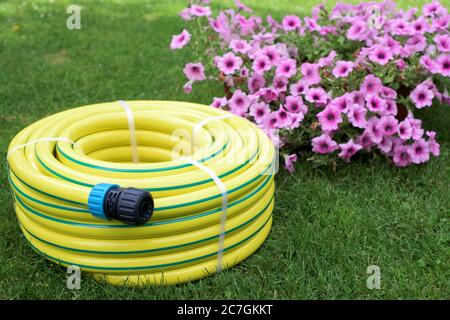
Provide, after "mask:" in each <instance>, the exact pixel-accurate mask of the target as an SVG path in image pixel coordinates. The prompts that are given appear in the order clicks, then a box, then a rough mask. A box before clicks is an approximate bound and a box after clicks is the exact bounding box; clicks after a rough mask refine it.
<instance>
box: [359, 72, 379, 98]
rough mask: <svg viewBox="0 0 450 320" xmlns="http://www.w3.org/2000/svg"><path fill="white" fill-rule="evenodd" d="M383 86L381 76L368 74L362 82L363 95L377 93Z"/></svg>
mask: <svg viewBox="0 0 450 320" xmlns="http://www.w3.org/2000/svg"><path fill="white" fill-rule="evenodd" d="M382 88H383V82H382V81H381V79H380V78H377V77H375V76H374V75H372V74H369V75H367V76H366V77H365V78H364V81H363V83H362V84H361V87H360V89H359V90H360V91H361V93H362V94H363V95H365V96H367V95H369V94H377V93H379V92H380V90H381V89H382Z"/></svg>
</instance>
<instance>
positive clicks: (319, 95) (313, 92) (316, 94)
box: [305, 87, 330, 105]
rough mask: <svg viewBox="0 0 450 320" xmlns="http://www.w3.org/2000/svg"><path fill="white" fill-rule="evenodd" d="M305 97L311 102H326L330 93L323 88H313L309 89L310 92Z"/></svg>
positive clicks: (321, 103)
mask: <svg viewBox="0 0 450 320" xmlns="http://www.w3.org/2000/svg"><path fill="white" fill-rule="evenodd" d="M305 98H306V100H307V101H309V102H311V103H316V104H319V105H323V104H326V103H327V102H328V100H329V98H330V97H329V96H328V94H327V93H326V92H325V90H323V88H321V87H318V88H311V89H309V90H308V92H307V93H306V95H305Z"/></svg>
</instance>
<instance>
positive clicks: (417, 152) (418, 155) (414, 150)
mask: <svg viewBox="0 0 450 320" xmlns="http://www.w3.org/2000/svg"><path fill="white" fill-rule="evenodd" d="M408 152H409V155H410V157H411V162H412V163H416V164H419V163H424V162H427V161H428V160H429V159H430V150H429V149H428V144H427V143H426V142H425V140H424V139H419V140H417V141H415V142H414V143H413V144H412V146H411V147H410V148H409V149H408Z"/></svg>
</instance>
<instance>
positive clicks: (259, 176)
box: [7, 101, 275, 285]
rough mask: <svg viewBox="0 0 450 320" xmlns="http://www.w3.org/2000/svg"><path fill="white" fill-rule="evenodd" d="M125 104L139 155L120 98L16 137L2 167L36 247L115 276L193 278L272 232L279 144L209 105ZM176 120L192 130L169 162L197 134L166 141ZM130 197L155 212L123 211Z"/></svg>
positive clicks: (135, 280) (234, 259) (241, 255)
mask: <svg viewBox="0 0 450 320" xmlns="http://www.w3.org/2000/svg"><path fill="white" fill-rule="evenodd" d="M126 105H127V106H128V107H129V109H130V111H132V114H134V117H133V120H134V130H132V131H135V139H136V148H138V149H137V151H138V152H139V163H134V162H132V159H131V158H132V154H131V153H130V151H132V149H131V148H132V146H131V145H132V144H133V143H132V141H131V139H130V125H129V123H128V121H127V119H126V118H124V114H123V113H124V107H123V106H122V105H121V104H119V103H118V102H117V101H116V102H110V103H104V104H98V105H90V106H84V107H80V108H75V109H71V110H67V111H64V112H61V113H58V114H54V115H51V116H49V117H47V118H45V119H42V120H40V121H37V122H36V123H33V124H31V125H30V126H28V127H27V128H25V129H23V130H22V131H21V132H20V133H19V134H17V136H16V137H14V139H13V140H12V142H11V144H10V147H9V153H8V156H7V161H8V164H7V169H8V176H9V181H10V186H11V187H12V189H13V197H14V199H15V201H16V204H15V206H14V207H15V210H16V215H17V218H18V221H19V225H20V228H21V230H22V232H23V234H24V236H25V238H26V240H27V241H28V243H29V244H30V245H31V246H32V248H33V249H34V250H36V251H37V252H39V253H40V254H42V255H44V256H45V257H46V258H48V259H49V260H51V261H54V262H57V263H58V264H61V265H64V266H68V265H78V266H79V267H80V268H81V269H82V270H83V271H86V272H90V273H92V274H93V276H94V277H95V278H96V279H98V280H100V281H101V280H106V281H108V282H110V283H112V284H117V285H119V284H121V285H123V284H129V285H144V284H157V285H159V284H174V283H181V282H186V281H192V280H196V279H200V278H203V277H206V276H208V275H211V274H212V273H215V272H218V271H220V270H221V269H222V268H223V269H225V268H229V267H231V266H233V265H235V264H237V263H239V262H240V261H243V260H244V259H246V258H247V257H249V256H250V255H251V254H252V253H253V252H255V250H257V249H258V248H259V247H260V246H261V244H262V243H263V242H264V240H265V238H266V237H267V235H268V233H269V231H270V227H271V224H272V211H273V206H274V197H273V195H274V177H273V175H270V173H271V172H272V168H273V164H272V162H273V159H274V156H275V149H274V146H273V144H272V143H271V141H270V139H269V138H268V137H267V136H266V135H265V133H264V132H262V131H261V130H260V129H259V128H257V126H256V125H254V124H252V123H250V122H249V121H248V120H246V119H243V118H241V117H236V116H233V115H231V114H230V113H228V112H226V111H223V110H219V109H215V108H211V107H208V106H202V105H198V104H192V103H184V102H173V101H172V102H171V101H127V102H126ZM225 118H230V119H229V121H226V122H225V121H222V120H223V119H225ZM214 120H215V121H214ZM178 129H182V130H188V131H190V132H191V134H192V130H194V131H195V132H197V133H196V135H197V134H198V138H200V141H198V142H197V143H196V144H195V147H196V149H195V151H193V152H192V153H188V155H189V159H186V158H178V159H175V160H171V159H174V158H173V154H172V153H171V150H172V151H173V150H174V148H175V147H177V146H178V145H179V146H180V147H182V148H184V147H183V146H185V147H189V148H191V144H192V139H193V138H185V137H182V136H180V137H178V136H177V137H175V138H176V139H174V133H175V131H176V130H178ZM46 137H65V138H46ZM41 141H42V142H44V141H49V142H51V141H55V142H56V143H54V144H50V143H47V144H44V143H42V144H40V143H37V142H41ZM73 142H76V146H77V147H76V148H74V147H73V144H74V143H73ZM32 144H34V145H35V147H34V148H24V146H29V145H32ZM137 144H139V146H137ZM18 148H22V150H23V151H21V152H17V151H16V150H18ZM15 151H16V152H15ZM196 162H197V163H198V164H200V166H199V165H196ZM202 166H204V167H206V168H208V169H210V170H211V172H212V174H210V173H208V172H207V170H204V169H203V168H202ZM199 169H200V170H199ZM105 182H108V183H105ZM221 185H222V186H221ZM119 186H121V187H119ZM127 187H128V188H127ZM129 187H134V188H138V189H133V188H129ZM94 191H95V192H94ZM219 191H220V192H219ZM149 192H150V193H149ZM150 194H151V195H152V196H153V199H154V203H153V199H152V197H151V196H150V197H149V195H150ZM94 196H95V197H94ZM122 200H123V201H122ZM138 200H139V201H138ZM121 201H122V204H120V202H121ZM124 201H125V202H124ZM136 204H145V206H143V207H142V210H141V211H142V212H143V213H148V212H151V211H154V214H153V216H152V218H151V220H148V219H149V217H150V216H151V215H144V216H142V219H141V218H139V217H140V216H139V217H138V218H139V219H140V220H136V219H137V218H136V217H135V216H129V215H128V213H129V209H130V205H132V207H131V208H132V209H133V208H134V209H136V208H138V207H136ZM94 208H97V209H95V210H98V211H95V212H97V213H99V215H97V216H96V215H95V214H94V211H92V210H93V209H94ZM139 208H140V207H139ZM134 209H133V210H134ZM137 213H139V212H137ZM139 214H140V213H139ZM97 217H101V218H106V219H98V218H97ZM118 220H119V221H118ZM120 221H122V222H124V223H131V224H142V223H145V222H146V221H148V222H146V223H145V224H142V225H138V226H136V225H127V224H124V223H122V222H120Z"/></svg>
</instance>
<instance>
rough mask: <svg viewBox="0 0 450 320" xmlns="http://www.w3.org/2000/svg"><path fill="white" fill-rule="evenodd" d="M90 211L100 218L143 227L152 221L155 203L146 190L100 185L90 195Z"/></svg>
mask: <svg viewBox="0 0 450 320" xmlns="http://www.w3.org/2000/svg"><path fill="white" fill-rule="evenodd" d="M88 205H89V210H90V211H91V213H92V214H93V215H94V216H96V217H99V218H103V219H107V220H118V221H121V222H123V223H126V224H130V225H142V224H144V223H146V222H147V221H148V220H150V218H151V216H152V214H153V209H154V201H153V197H152V195H151V194H150V193H149V192H148V191H145V190H141V189H136V188H121V187H119V186H118V185H112V184H106V183H100V184H97V185H96V186H95V187H94V188H92V190H91V193H90V194H89V201H88Z"/></svg>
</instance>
